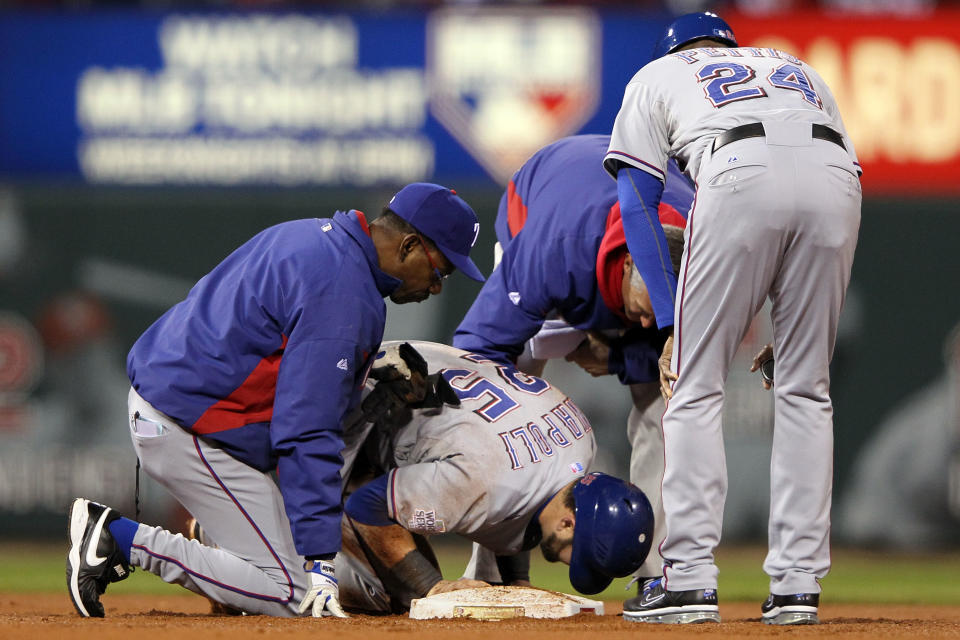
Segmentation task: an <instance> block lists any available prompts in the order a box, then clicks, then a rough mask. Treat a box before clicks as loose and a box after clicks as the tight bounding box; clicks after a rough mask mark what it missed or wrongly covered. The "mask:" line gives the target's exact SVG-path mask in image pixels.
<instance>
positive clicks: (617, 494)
mask: <svg viewBox="0 0 960 640" xmlns="http://www.w3.org/2000/svg"><path fill="white" fill-rule="evenodd" d="M573 500H574V504H575V505H576V510H577V511H576V524H575V525H574V528H573V552H572V554H571V556H570V584H572V585H573V588H574V589H576V590H577V591H579V592H580V593H587V594H593V593H600V592H601V591H603V590H604V589H606V588H607V585H609V584H610V582H611V581H612V580H613V579H614V578H622V577H623V576H627V575H630V574H631V573H633V572H634V571H636V570H637V569H639V568H640V565H641V564H643V561H644V560H646V559H647V554H648V553H650V545H651V544H652V543H653V508H652V507H651V506H650V501H649V500H647V496H645V495H644V494H643V491H640V489H638V488H637V487H636V486H634V485H632V484H630V483H629V482H625V481H623V480H620V479H619V478H614V477H613V476H608V475H606V474H604V473H590V474H587V475H586V476H584V477H583V478H580V481H579V482H577V484H575V485H574V486H573Z"/></svg>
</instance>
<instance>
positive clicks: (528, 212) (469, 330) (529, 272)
mask: <svg viewBox="0 0 960 640" xmlns="http://www.w3.org/2000/svg"><path fill="white" fill-rule="evenodd" d="M609 142H610V136H606V135H580V136H572V137H569V138H564V139H562V140H559V141H557V142H554V143H553V144H551V145H548V146H546V147H544V148H543V149H541V150H540V151H538V152H537V153H536V154H534V155H533V157H531V158H530V159H529V160H528V161H527V162H526V163H525V164H524V165H523V167H521V168H520V170H519V171H518V172H517V173H516V174H514V176H513V179H512V180H511V182H510V184H509V185H508V187H507V191H506V193H504V195H503V198H502V199H501V200H500V209H499V211H498V213H497V220H496V223H495V225H494V228H495V230H496V233H497V239H498V241H499V242H500V245H501V247H502V248H503V257H502V259H501V262H500V264H499V266H498V267H497V268H496V269H495V270H494V272H493V273H492V274H491V275H490V277H489V278H488V279H487V282H486V283H485V284H484V286H483V288H482V289H481V291H480V294H479V295H478V296H477V299H476V300H475V301H474V303H473V305H472V306H471V307H470V310H469V311H468V312H467V315H466V316H465V317H464V319H463V321H462V322H461V323H460V326H459V327H458V328H457V330H456V333H455V335H454V339H453V344H454V346H456V347H459V348H461V349H466V350H468V351H473V352H475V353H479V354H481V355H484V356H486V357H488V358H491V359H493V360H497V361H502V362H515V361H516V358H517V356H519V355H520V353H522V351H523V346H524V344H525V343H526V341H527V340H528V339H530V338H532V337H533V336H534V335H536V333H537V331H539V330H540V327H541V326H542V325H543V322H544V320H546V318H547V316H548V314H550V313H551V312H552V311H556V312H558V313H559V314H560V316H562V317H563V319H564V320H566V321H567V322H568V323H569V324H571V325H572V326H574V327H576V328H578V329H596V330H604V329H621V330H627V331H626V332H625V333H624V335H623V336H622V337H621V338H620V339H617V340H614V341H613V342H612V344H611V353H610V363H609V368H610V372H611V373H615V374H617V376H618V377H619V378H620V380H621V381H622V382H623V383H624V384H632V383H635V382H649V381H653V380H656V379H658V376H659V371H658V367H657V360H658V358H659V353H660V350H661V348H662V345H663V341H664V340H665V337H666V334H664V333H662V332H658V331H656V330H652V329H649V330H648V329H643V328H642V327H640V326H639V325H633V324H632V323H630V322H629V321H628V320H626V318H625V317H623V315H622V308H620V309H611V308H610V306H609V305H608V304H607V303H606V302H605V300H604V297H603V295H602V293H601V287H600V283H599V281H598V276H597V257H598V253H599V251H600V247H601V243H602V242H603V241H604V238H605V237H606V236H608V234H609V233H611V232H612V231H617V232H619V233H621V234H622V225H621V223H620V222H619V206H618V204H617V183H616V182H615V181H614V180H611V179H610V177H609V175H607V173H606V172H605V171H604V169H603V163H602V161H603V157H604V155H605V154H606V152H607V146H608V145H609ZM670 167H671V172H670V176H669V178H668V180H667V186H666V191H665V192H664V196H663V199H662V207H661V212H660V213H661V216H663V215H664V208H672V209H674V210H675V211H674V212H673V213H674V215H676V214H677V213H678V212H679V213H680V214H682V216H683V217H686V214H687V212H688V211H689V209H690V204H691V202H692V201H693V189H692V187H691V185H690V183H689V182H688V181H687V179H686V178H684V177H683V175H682V174H680V172H679V170H678V169H677V168H676V167H675V166H674V165H673V164H672V163H671V165H670Z"/></svg>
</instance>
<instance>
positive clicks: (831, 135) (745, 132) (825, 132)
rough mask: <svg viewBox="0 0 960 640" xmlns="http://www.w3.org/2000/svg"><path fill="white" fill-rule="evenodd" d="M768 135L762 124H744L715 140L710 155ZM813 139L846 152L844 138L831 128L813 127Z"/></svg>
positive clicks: (818, 125) (819, 125) (820, 125)
mask: <svg viewBox="0 0 960 640" xmlns="http://www.w3.org/2000/svg"><path fill="white" fill-rule="evenodd" d="M764 135H766V134H765V133H764V131H763V124H762V123H760V122H751V123H750V124H742V125H740V126H739V127H734V128H733V129H727V130H726V131H724V132H723V133H721V134H720V135H718V136H717V137H716V138H714V139H713V146H712V147H710V153H715V152H716V150H717V149H719V148H720V147H723V146H726V145H728V144H730V143H731V142H736V141H737V140H743V139H744V138H762V137H764ZM813 137H814V138H818V139H820V140H827V141H828V142H832V143H833V144H835V145H838V146H840V147H842V148H843V149H844V150H846V148H847V145H845V144H843V136H841V135H840V134H839V133H837V132H836V131H834V130H833V129H831V128H830V127H827V126H824V125H822V124H815V125H813Z"/></svg>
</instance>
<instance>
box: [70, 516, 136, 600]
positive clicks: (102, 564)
mask: <svg viewBox="0 0 960 640" xmlns="http://www.w3.org/2000/svg"><path fill="white" fill-rule="evenodd" d="M119 517H120V514H118V513H117V512H116V511H114V510H113V509H111V508H109V507H105V506H103V505H102V504H97V503H96V502H92V501H90V500H85V499H83V498H77V499H76V500H74V501H73V505H71V507H70V525H69V527H68V529H67V531H68V532H69V534H70V551H69V553H67V587H68V589H69V591H70V600H72V601H73V606H74V608H75V609H76V610H77V613H79V614H80V615H81V616H83V617H85V618H90V617H93V618H102V617H103V605H102V604H100V596H101V595H103V592H104V591H106V590H107V584H109V583H111V582H119V581H120V580H125V579H126V578H127V577H128V576H129V575H130V565H129V564H128V563H127V560H126V558H124V557H123V552H122V551H121V550H120V547H119V545H117V542H116V540H114V539H113V535H111V534H110V530H109V529H108V528H107V525H109V524H110V523H111V522H113V521H114V520H116V519H117V518H119Z"/></svg>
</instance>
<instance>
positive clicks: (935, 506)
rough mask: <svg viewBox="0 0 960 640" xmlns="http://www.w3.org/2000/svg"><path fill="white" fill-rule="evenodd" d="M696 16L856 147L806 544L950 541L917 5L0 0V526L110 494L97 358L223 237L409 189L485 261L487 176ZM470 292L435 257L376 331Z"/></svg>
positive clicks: (757, 506)
mask: <svg viewBox="0 0 960 640" xmlns="http://www.w3.org/2000/svg"><path fill="white" fill-rule="evenodd" d="M702 8H714V9H716V10H718V11H721V12H722V13H723V15H724V16H725V17H726V18H727V20H728V21H729V22H730V23H731V24H732V25H733V27H734V29H735V30H736V33H737V35H738V37H739V39H740V42H741V44H743V45H749V46H773V47H777V48H781V49H784V50H787V51H789V52H791V53H794V54H796V55H798V56H800V57H801V58H803V59H805V60H807V61H808V62H810V63H811V64H812V65H813V66H814V67H815V68H817V69H818V71H820V72H821V74H822V75H823V76H824V77H825V79H826V80H827V81H828V83H829V84H830V86H831V87H832V89H833V90H834V92H835V94H836V96H837V99H838V101H839V103H840V107H841V111H842V113H843V115H844V120H845V123H846V125H847V128H848V130H849V132H850V133H851V135H852V137H853V139H854V141H855V143H856V147H857V151H858V153H859V156H860V160H861V163H862V164H863V166H864V170H865V173H864V176H863V185H864V206H863V220H862V227H861V233H860V242H859V246H858V249H857V256H856V261H855V264H854V271H853V279H852V283H851V286H850V293H849V298H848V303H847V306H846V308H845V310H844V315H843V325H842V328H841V336H840V339H839V341H838V345H837V351H836V355H835V359H834V367H833V395H834V401H835V409H836V415H835V433H836V450H835V477H836V487H835V493H834V495H835V506H834V532H835V538H836V539H838V540H840V541H844V542H850V543H855V544H863V543H867V542H869V543H871V544H885V545H890V546H896V547H900V548H916V549H924V548H930V547H932V546H951V545H952V546H955V545H957V544H958V542H960V535H958V533H960V454H958V451H960V419H958V415H960V413H958V411H957V408H958V407H957V402H958V400H957V399H958V397H960V394H958V393H957V391H958V379H957V377H956V371H957V369H958V368H957V366H956V365H957V363H958V361H960V348H958V345H957V344H956V343H955V340H954V336H953V334H952V333H951V331H952V329H953V328H954V326H955V325H956V324H957V323H958V321H960V295H958V293H957V288H958V284H960V255H958V251H957V249H956V244H957V239H958V238H960V212H958V211H957V204H958V197H960V11H958V10H957V9H955V8H954V7H953V6H952V5H951V4H948V3H945V2H940V3H938V2H936V1H935V0H898V1H897V2H895V3H894V2H886V1H883V0H879V1H876V2H871V1H868V0H821V1H820V2H815V1H812V0H796V1H791V0H742V1H738V2H725V3H705V2H697V1H696V0H670V1H666V2H655V1H648V2H629V3H627V2H594V3H585V4H576V3H570V2H535V1H526V2H515V3H499V2H411V1H407V2H404V1H389V0H381V1H376V2H374V1H371V2H310V3H300V4H293V3H288V2H281V1H272V2H271V1H261V2H256V1H243V0H235V1H233V2H231V1H228V0H222V1H218V2H206V3H191V4H189V5H187V4H183V3H177V2H162V1H144V2H141V3H136V4H135V3H120V2H93V1H84V2H80V1H74V2H55V1H52V0H51V1H49V2H19V3H18V2H5V3H0V537H7V538H22V537H29V538H37V537H47V536H49V537H56V536H60V535H61V533H62V529H63V519H64V518H65V507H66V505H67V504H68V501H69V500H70V498H72V497H73V496H75V495H85V496H88V497H91V498H95V499H99V500H102V501H106V502H109V503H111V504H113V505H115V506H117V507H119V508H121V509H122V510H124V511H126V512H128V513H131V514H132V511H133V508H134V505H133V486H134V462H135V458H134V455H133V452H132V448H131V446H130V443H129V438H128V435H127V430H126V426H125V425H126V416H125V398H126V389H127V385H128V382H127V380H126V377H125V372H124V360H125V356H126V351H127V350H128V349H129V347H130V345H131V344H132V343H133V341H134V340H136V338H137V337H138V335H139V334H140V333H141V332H142V331H143V330H144V329H146V327H147V326H149V324H150V323H151V322H152V321H153V320H154V319H156V318H157V317H158V316H159V315H160V314H161V313H162V312H163V311H164V310H165V309H167V308H168V307H169V306H171V305H172V304H174V303H176V302H177V301H179V300H180V299H182V297H183V296H184V295H185V294H186V292H187V291H188V290H189V288H190V286H192V284H193V283H194V282H195V281H196V280H197V279H198V278H199V277H201V276H202V275H203V274H204V273H206V271H208V270H209V269H210V268H211V267H213V266H214V265H215V264H216V263H217V262H219V261H220V260H221V259H222V258H223V257H224V256H226V255H227V254H228V253H229V252H230V251H231V250H232V249H233V248H235V247H236V246H238V245H239V244H241V243H242V242H244V241H245V240H246V239H247V238H249V237H250V236H251V235H253V234H254V233H256V232H257V231H259V230H260V229H262V228H264V227H266V226H269V225H271V224H274V223H277V222H280V221H282V220H288V219H294V218H301V217H327V216H330V215H332V213H333V212H334V211H335V210H338V209H341V210H347V209H351V208H355V209H360V210H363V211H366V212H368V213H370V214H373V213H378V212H379V211H380V209H381V208H382V207H383V205H384V204H385V203H386V202H387V201H388V200H389V198H390V196H391V195H392V194H393V193H394V192H395V191H396V190H397V189H398V188H399V187H400V186H402V185H403V184H405V183H407V182H411V181H417V180H428V181H433V182H440V183H443V184H445V185H447V186H450V187H453V188H455V189H457V191H458V192H459V193H460V194H461V195H462V196H464V198H465V199H466V200H467V201H468V202H470V203H471V204H472V205H473V206H474V208H475V209H476V210H477V213H478V215H479V216H480V219H481V233H480V236H479V239H478V243H477V248H476V249H475V251H476V254H475V255H476V256H477V262H478V263H479V264H481V265H483V266H484V267H485V268H486V269H487V271H489V267H490V266H491V265H492V259H493V253H492V247H493V241H494V234H493V229H492V223H493V219H494V216H495V214H496V208H497V203H498V201H499V199H500V195H501V193H502V189H503V187H504V185H505V183H506V181H507V180H508V179H509V177H510V176H511V174H512V173H513V171H515V170H516V169H517V168H518V167H519V165H520V164H521V163H522V162H523V161H524V160H525V159H526V158H527V157H529V155H530V154H532V153H533V152H534V151H535V150H536V149H538V148H539V147H541V146H543V145H545V144H547V143H549V142H551V141H553V140H555V139H557V138H559V137H562V136H566V135H571V134H575V133H608V132H609V131H610V128H611V126H612V124H613V120H614V118H615V116H616V113H617V111H618V109H619V105H620V101H621V98H622V92H623V88H624V85H625V84H626V82H627V81H628V80H629V79H630V77H631V76H632V74H633V73H634V72H635V71H636V69H638V68H639V67H640V66H642V65H643V64H644V63H645V62H647V61H648V59H649V55H650V50H651V48H652V44H653V41H654V38H655V37H656V36H657V35H658V34H659V33H660V32H661V30H662V28H663V27H664V26H665V25H666V24H667V23H668V22H669V21H670V20H671V19H672V17H673V16H674V15H676V14H677V13H682V12H686V11H692V10H699V9H702ZM478 290H479V286H478V285H477V284H476V283H473V282H472V281H470V280H468V279H466V278H465V277H463V276H462V275H459V274H456V275H454V276H453V277H452V278H451V279H450V280H449V281H448V282H447V284H446V285H445V287H444V294H443V296H442V297H441V298H438V299H434V300H431V301H429V302H427V303H425V304H422V305H407V306H404V307H398V306H394V305H392V304H391V303H388V306H389V315H388V322H387V330H386V336H387V338H388V339H392V338H417V339H429V340H437V341H442V342H448V341H449V340H450V339H451V337H452V333H453V330H454V328H455V327H456V326H457V324H458V322H459V320H460V318H461V317H462V315H463V314H464V312H465V311H466V309H467V308H468V306H469V305H470V303H471V301H472V299H473V297H474V296H475V295H476V293H477V291H478ZM810 321H811V322H816V321H818V320H817V318H814V317H811V318H810ZM769 335H770V328H769V320H768V319H767V317H766V316H765V315H763V314H761V316H758V319H757V322H756V324H755V327H754V330H753V331H751V334H750V335H749V336H748V338H747V340H746V342H745V344H744V346H743V347H742V349H741V353H740V355H739V356H738V362H737V364H736V365H735V370H734V371H733V372H732V373H731V375H730V378H729V380H728V387H727V406H726V411H725V424H724V431H725V435H726V439H727V455H728V467H729V471H730V495H729V498H728V503H727V513H726V517H725V536H726V539H744V540H749V539H755V538H762V537H765V535H766V512H767V500H768V498H767V495H768V493H767V484H768V480H767V474H768V465H769V457H768V456H769V447H770V429H771V416H772V397H771V396H770V394H769V393H765V392H763V391H762V390H761V389H760V385H759V382H758V381H757V380H756V378H755V377H753V376H751V375H749V374H747V372H746V370H747V368H748V366H749V363H750V360H751V359H752V356H753V354H754V353H755V352H756V351H757V350H759V348H760V346H762V345H763V344H764V343H765V342H766V341H767V339H768V338H769ZM546 376H547V377H548V378H550V379H551V380H552V381H554V382H555V383H556V384H557V385H558V386H560V387H561V388H563V389H564V390H565V391H566V392H567V393H568V394H570V395H571V397H573V398H574V400H575V401H576V402H577V403H578V404H579V405H580V406H581V408H583V409H584V410H585V412H586V413H587V415H588V416H589V417H590V419H591V421H592V423H593V424H594V427H595V430H596V432H597V436H598V439H599V441H600V444H601V448H602V453H601V457H600V460H599V462H598V468H600V469H603V470H607V471H611V472H613V473H617V474H620V475H626V474H627V463H628V451H627V450H628V447H627V441H626V435H625V433H624V425H625V419H626V414H627V412H628V409H629V395H628V394H627V393H626V390H625V389H623V388H621V387H620V386H619V384H618V383H617V381H616V380H615V379H613V378H609V377H608V378H598V379H594V378H591V377H590V376H588V375H587V374H585V373H583V372H582V371H579V370H577V369H575V368H574V367H573V366H572V365H567V363H562V362H560V363H551V364H550V365H549V366H548V368H547V371H546ZM142 494H143V495H142V498H143V502H144V514H145V515H144V519H145V520H147V521H150V522H156V523H163V524H168V525H171V524H175V523H173V522H172V521H173V520H175V519H176V518H177V517H179V515H180V514H178V513H177V512H176V510H175V509H174V508H173V506H172V505H171V504H170V502H169V500H168V499H167V498H165V497H164V496H163V494H162V491H161V490H160V489H159V488H157V487H155V486H152V485H151V484H150V483H149V482H146V480H145V481H144V486H143V490H142Z"/></svg>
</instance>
